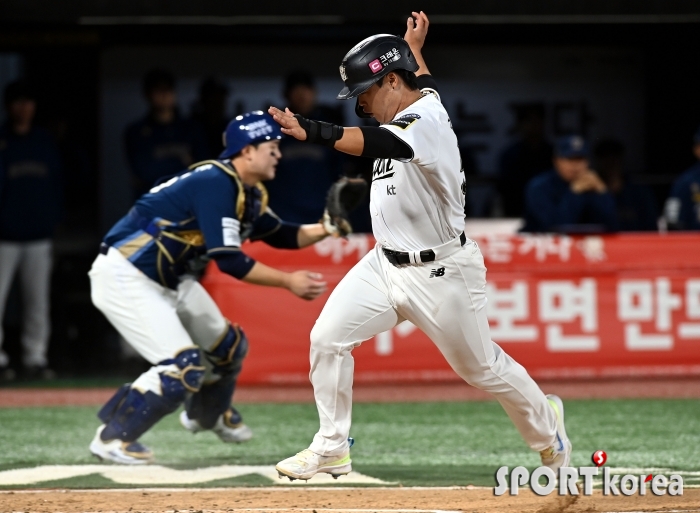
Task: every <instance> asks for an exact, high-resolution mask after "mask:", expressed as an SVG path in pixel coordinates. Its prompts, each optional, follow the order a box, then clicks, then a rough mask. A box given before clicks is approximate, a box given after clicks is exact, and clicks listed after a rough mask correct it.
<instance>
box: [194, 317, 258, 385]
mask: <svg viewBox="0 0 700 513" xmlns="http://www.w3.org/2000/svg"><path fill="white" fill-rule="evenodd" d="M247 354H248V337H246V335H245V332H244V331H243V330H242V329H241V327H240V326H239V325H238V324H230V325H229V327H228V330H227V331H226V334H225V335H224V336H223V338H222V339H221V340H220V341H219V342H218V343H217V344H214V346H213V347H212V348H211V349H209V350H208V351H205V355H206V358H207V360H209V361H210V362H211V363H212V365H213V366H214V373H216V374H219V375H222V376H223V375H226V374H230V373H232V372H233V373H235V374H236V376H238V374H239V373H240V371H241V368H242V365H243V360H244V359H245V357H246V355H247Z"/></svg>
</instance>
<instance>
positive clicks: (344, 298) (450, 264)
mask: <svg viewBox="0 0 700 513" xmlns="http://www.w3.org/2000/svg"><path fill="white" fill-rule="evenodd" d="M440 258H441V259H440V260H438V261H435V262H430V263H427V264H425V265H406V266H401V267H395V266H394V265H392V264H391V263H389V261H388V260H387V259H386V257H385V256H384V254H383V252H382V249H381V246H379V245H377V246H375V248H374V249H373V250H372V251H370V252H369V253H368V254H367V255H366V256H365V257H364V258H363V259H362V260H361V261H360V262H359V263H358V264H357V265H356V266H355V267H353V268H352V270H350V272H349V273H348V274H347V275H346V276H345V277H344V278H343V279H342V281H341V282H340V283H339V284H338V286H337V287H336V288H335V290H333V293H332V294H331V296H330V297H329V299H328V302H327V303H326V305H325V306H324V308H323V311H322V312H321V315H320V316H319V318H318V320H317V321H316V324H315V325H314V328H313V330H312V331H311V351H310V359H311V372H310V375H309V376H310V379H311V383H312V384H313V387H314V395H315V398H316V406H317V408H318V413H319V417H320V423H321V427H320V429H319V431H318V433H317V434H316V435H315V437H314V439H313V442H312V444H311V446H310V449H311V450H312V451H313V452H315V453H317V454H322V455H328V456H332V455H339V454H341V453H343V452H344V451H346V450H347V447H348V443H347V438H348V435H349V433H350V422H351V413H352V383H353V369H354V361H353V357H352V353H351V351H352V350H353V349H354V348H355V347H357V346H359V345H360V344H361V343H362V342H363V341H364V340H367V339H369V338H372V337H373V336H375V335H377V334H378V333H382V332H384V331H387V330H390V329H391V328H393V327H394V326H396V325H397V324H398V323H400V322H402V321H404V320H409V321H410V322H412V323H413V324H415V325H416V326H417V327H418V328H420V329H421V330H422V331H423V332H424V333H425V334H426V335H427V336H428V337H429V338H430V339H431V340H432V341H433V343H435V345H436V346H437V347H438V349H439V350H440V352H441V353H442V354H443V355H444V357H445V359H446V360H447V362H448V363H449V364H450V366H451V367H452V368H453V369H454V371H455V372H456V373H457V374H458V375H459V376H460V377H462V378H463V379H464V380H465V381H466V382H467V383H469V384H470V385H473V386H474V387H476V388H479V389H481V390H484V391H486V392H489V393H491V394H492V395H493V396H494V397H495V398H496V399H497V400H498V401H499V402H500V403H501V406H503V409H504V410H505V411H506V413H507V414H508V416H509V417H510V419H511V420H512V421H513V423H514V424H515V427H516V428H517V429H518V431H519V432H520V434H521V435H522V437H523V438H524V440H525V442H526V443H527V444H528V445H529V446H530V447H531V448H532V449H534V450H537V451H540V450H543V449H546V448H548V447H550V446H551V445H552V444H553V442H554V439H555V436H556V416H555V413H554V411H553V410H552V408H551V407H550V406H549V404H548V402H547V399H546V397H545V395H544V393H543V392H542V390H540V388H539V386H538V385H537V384H536V383H535V381H534V380H533V379H532V378H531V377H530V376H529V374H528V373H527V371H526V370H525V369H524V368H523V367H522V366H521V365H520V364H518V363H517V362H516V361H515V360H513V359H512V358H511V357H510V356H508V355H507V354H506V353H505V352H504V351H503V350H502V349H501V348H500V347H499V346H498V345H497V344H496V343H495V342H493V341H492V340H491V337H490V333H489V324H488V320H487V318H486V267H484V259H483V257H482V255H481V251H480V250H479V247H478V246H477V245H476V243H475V242H473V241H470V240H467V243H466V244H465V245H464V246H460V247H458V249H456V250H455V251H454V253H451V254H449V256H446V257H440ZM440 268H444V275H439V274H441V272H440V271H438V272H437V273H433V274H434V275H433V277H432V278H431V277H430V276H431V271H432V270H433V269H435V270H439V269H440Z"/></svg>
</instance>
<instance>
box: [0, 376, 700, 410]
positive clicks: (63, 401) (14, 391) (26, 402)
mask: <svg viewBox="0 0 700 513" xmlns="http://www.w3.org/2000/svg"><path fill="white" fill-rule="evenodd" d="M540 386H541V387H542V390H544V392H545V393H556V394H558V395H559V396H561V397H562V398H563V399H594V398H603V399H612V398H619V399H625V398H700V377H697V376H696V377H693V378H645V379H624V380H623V379H610V380H595V381H593V380H591V381H541V382H540ZM113 393H114V389H112V388H92V389H83V388H0V408H3V407H5V408H7V407H19V406H61V405H71V406H97V405H101V404H104V402H105V401H107V399H109V398H110V397H111V396H112V394H113ZM490 398H491V397H490V396H489V395H488V394H486V393H485V392H482V391H481V390H477V389H476V388H474V387H471V386H469V385H467V384H466V383H462V382H457V383H420V384H415V385H385V384H382V385H372V386H368V385H357V386H355V389H354V400H355V402H414V401H428V402H432V401H483V400H488V399H490ZM235 400H236V402H237V403H271V402H273V403H305V402H309V403H310V402H313V391H312V389H311V385H308V386H282V385H280V386H241V387H239V388H238V389H237V390H236V396H235Z"/></svg>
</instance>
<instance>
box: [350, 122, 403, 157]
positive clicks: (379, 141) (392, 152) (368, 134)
mask: <svg viewBox="0 0 700 513" xmlns="http://www.w3.org/2000/svg"><path fill="white" fill-rule="evenodd" d="M360 130H362V135H363V137H364V138H365V146H364V148H362V156H363V157H372V158H375V159H406V160H408V159H411V158H413V150H412V149H411V147H410V146H409V145H408V144H406V143H405V142H403V141H402V140H401V139H399V138H398V137H395V136H394V135H393V134H392V133H391V132H389V131H388V130H385V129H383V128H381V127H376V126H361V127H360Z"/></svg>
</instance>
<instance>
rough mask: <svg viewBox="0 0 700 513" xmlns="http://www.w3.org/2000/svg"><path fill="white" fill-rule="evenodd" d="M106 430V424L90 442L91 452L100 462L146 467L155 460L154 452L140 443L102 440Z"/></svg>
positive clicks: (99, 428) (98, 429)
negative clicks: (103, 431) (103, 432)
mask: <svg viewBox="0 0 700 513" xmlns="http://www.w3.org/2000/svg"><path fill="white" fill-rule="evenodd" d="M104 428H105V426H104V424H103V425H101V426H100V427H98V428H97V433H95V438H93V439H92V442H90V452H91V453H92V454H93V455H94V456H96V457H97V458H98V459H99V460H101V461H112V462H114V463H120V464H122V465H146V464H147V463H150V462H151V461H152V460H153V452H152V451H151V450H150V449H148V448H147V447H146V446H145V445H143V444H140V443H139V442H123V441H122V440H119V439H115V440H107V441H105V440H102V438H101V437H100V434H101V433H102V430H103V429H104Z"/></svg>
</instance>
